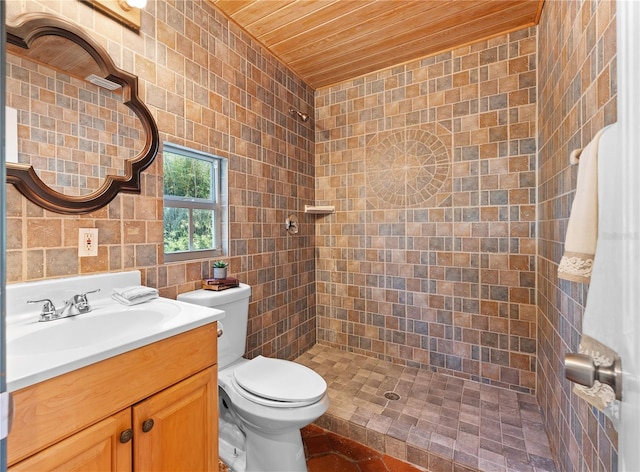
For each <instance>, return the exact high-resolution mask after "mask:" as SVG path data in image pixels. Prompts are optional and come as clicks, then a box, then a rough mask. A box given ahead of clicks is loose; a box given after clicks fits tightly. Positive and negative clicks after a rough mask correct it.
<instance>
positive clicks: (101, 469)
mask: <svg viewBox="0 0 640 472" xmlns="http://www.w3.org/2000/svg"><path fill="white" fill-rule="evenodd" d="M130 427H131V410H130V409H129V408H127V409H126V410H124V411H121V412H120V413H116V414H115V415H113V416H111V417H109V418H106V419H104V420H102V421H100V422H99V423H96V424H94V425H93V426H89V427H88V428H86V429H84V430H82V431H80V432H79V433H76V434H74V435H73V436H70V437H68V438H67V439H63V440H62V441H60V442H59V443H56V444H54V445H53V446H51V447H48V448H47V449H45V450H43V451H41V452H39V453H37V454H35V455H33V456H31V457H29V458H28V459H25V460H23V461H21V462H18V463H17V464H16V465H14V466H12V467H10V468H9V472H27V471H29V472H33V471H36V470H37V471H38V472H49V471H56V472H63V471H64V472H72V471H73V472H75V471H78V472H81V471H83V472H116V471H117V472H130V471H131V442H130V441H129V442H127V443H122V442H120V434H121V433H122V432H123V431H125V430H127V429H129V428H130Z"/></svg>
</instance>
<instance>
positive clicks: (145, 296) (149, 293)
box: [111, 285, 158, 305]
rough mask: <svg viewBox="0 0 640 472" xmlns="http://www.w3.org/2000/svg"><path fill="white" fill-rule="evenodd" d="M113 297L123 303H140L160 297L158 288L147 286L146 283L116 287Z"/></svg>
mask: <svg viewBox="0 0 640 472" xmlns="http://www.w3.org/2000/svg"><path fill="white" fill-rule="evenodd" d="M111 298H113V299H114V300H116V301H118V302H120V303H122V304H123V305H138V304H139V303H145V302H148V301H150V300H153V299H154V298H158V289H156V288H152V287H145V286H144V285H132V286H130V287H123V288H114V289H113V293H112V294H111Z"/></svg>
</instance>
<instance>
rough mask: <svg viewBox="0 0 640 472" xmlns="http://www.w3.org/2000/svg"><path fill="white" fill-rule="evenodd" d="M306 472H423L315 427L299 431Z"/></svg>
mask: <svg viewBox="0 0 640 472" xmlns="http://www.w3.org/2000/svg"><path fill="white" fill-rule="evenodd" d="M302 442H303V443H304V454H305V457H306V458H307V468H308V469H309V472H423V471H424V470H425V469H424V468H422V467H420V468H419V467H415V466H413V465H411V464H408V463H406V462H403V461H400V460H398V459H396V458H394V457H391V456H389V455H388V454H383V453H381V452H379V451H376V450H375V449H372V448H370V447H367V446H364V445H362V444H358V443H356V442H355V441H352V440H350V439H346V438H344V437H342V436H338V435H337V434H335V433H332V432H330V431H327V430H325V429H322V428H320V427H319V426H316V425H314V424H311V425H309V426H307V427H306V428H303V429H302Z"/></svg>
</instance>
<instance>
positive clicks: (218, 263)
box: [213, 261, 229, 269]
mask: <svg viewBox="0 0 640 472" xmlns="http://www.w3.org/2000/svg"><path fill="white" fill-rule="evenodd" d="M213 267H214V268H215V269H226V268H227V267H229V263H228V262H225V261H215V262H214V263H213Z"/></svg>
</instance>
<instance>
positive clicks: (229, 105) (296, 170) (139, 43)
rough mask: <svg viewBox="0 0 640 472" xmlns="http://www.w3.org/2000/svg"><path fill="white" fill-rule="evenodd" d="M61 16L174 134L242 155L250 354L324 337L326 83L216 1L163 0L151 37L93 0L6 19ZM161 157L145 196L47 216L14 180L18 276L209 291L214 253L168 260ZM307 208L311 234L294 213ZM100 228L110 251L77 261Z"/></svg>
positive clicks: (239, 220)
mask: <svg viewBox="0 0 640 472" xmlns="http://www.w3.org/2000/svg"><path fill="white" fill-rule="evenodd" d="M27 11H28V12H49V13H54V14H57V15H61V16H63V17H66V18H68V19H70V20H71V21H73V22H75V23H77V24H79V25H81V27H83V28H84V29H85V30H86V31H87V32H88V33H89V34H91V36H92V37H93V38H94V39H96V40H97V41H98V42H99V43H100V44H102V45H103V46H104V47H105V48H106V49H107V50H108V51H109V53H110V55H111V56H112V58H113V60H114V62H115V63H116V65H118V67H120V68H122V69H125V70H128V71H130V72H133V73H134V74H136V75H137V76H138V77H139V81H140V83H139V85H140V91H141V97H142V98H143V100H144V101H145V103H146V104H147V106H148V107H149V108H150V110H151V112H152V114H153V115H154V117H155V119H156V122H157V124H158V128H159V131H160V137H161V140H162V141H170V142H173V143H176V144H180V145H183V146H188V147H191V148H194V149H197V150H201V151H205V152H210V153H213V154H217V155H220V156H223V157H225V158H228V159H229V200H230V203H231V210H230V214H229V220H230V230H229V238H230V240H229V249H230V254H229V256H228V258H227V259H228V260H229V262H230V263H231V266H230V275H232V276H236V277H238V278H239V279H240V280H241V281H243V282H246V283H249V284H250V285H251V286H252V288H253V293H252V301H251V305H250V321H249V333H248V353H249V355H250V356H255V355H257V354H264V355H266V356H277V357H283V358H293V357H296V356H297V355H299V354H301V353H302V352H304V351H305V350H306V349H308V348H309V347H310V346H312V345H313V344H314V343H315V320H314V318H315V307H314V304H315V301H314V300H315V287H314V280H315V271H314V270H315V267H314V249H313V238H314V229H313V223H314V220H313V219H311V218H306V217H304V215H302V214H301V212H300V210H301V209H303V208H304V205H305V204H311V203H313V201H314V162H313V157H312V156H313V152H314V149H313V142H314V134H313V132H312V130H313V128H314V124H313V120H310V121H309V122H308V123H302V122H300V121H296V120H294V119H293V118H292V117H291V116H290V115H289V114H288V109H289V106H295V107H296V108H299V109H301V110H303V111H308V110H311V109H312V107H313V90H311V89H309V88H308V87H307V86H306V85H305V84H304V83H303V82H302V81H301V80H300V79H299V78H297V77H296V76H295V75H294V74H293V73H291V72H290V71H289V70H288V69H287V68H285V67H284V66H283V65H282V64H281V63H279V62H278V61H277V60H276V59H275V58H273V57H272V56H271V55H269V54H267V53H266V52H265V51H264V50H263V49H262V48H261V47H259V46H258V45H257V44H256V43H255V42H254V41H253V40H252V39H250V38H249V37H248V36H247V35H246V34H244V33H242V32H241V31H240V30H239V29H238V28H237V27H236V26H235V25H234V24H233V23H230V22H229V21H228V20H227V19H226V18H225V17H223V16H222V15H221V14H220V13H219V12H218V11H217V10H216V9H215V8H214V7H213V6H212V5H211V4H210V3H208V2H206V1H192V0H188V1H185V0H178V1H171V2H169V1H165V0H158V1H153V2H149V4H148V6H147V7H146V8H145V10H144V11H143V16H142V28H141V30H140V32H139V33H136V32H134V31H132V30H129V29H128V28H126V27H123V26H121V25H120V24H119V23H117V22H116V21H114V20H112V19H110V18H108V17H106V16H104V15H102V14H100V13H99V12H97V11H95V10H93V9H92V8H91V7H90V6H88V5H87V4H86V3H84V2H80V1H63V2H49V1H36V0H28V1H25V2H6V17H7V20H8V21H12V20H14V19H15V18H16V17H17V16H18V15H19V14H21V13H23V12H27ZM161 163H162V155H161V154H160V155H159V156H158V158H157V159H156V161H155V162H154V163H153V164H152V166H151V167H149V168H148V169H147V170H146V171H145V172H144V174H143V178H142V193H141V194H140V195H131V194H127V195H120V196H118V197H116V199H115V200H113V201H112V203H111V204H109V205H108V206H107V207H105V208H103V209H101V210H98V211H96V212H93V213H91V214H88V215H83V216H62V215H58V214H55V213H51V212H48V211H44V210H42V209H40V208H39V207H37V206H35V205H33V204H32V203H30V202H29V201H28V200H26V199H25V198H23V197H22V196H21V195H20V194H19V193H18V192H17V191H16V190H15V189H14V188H13V186H11V185H10V186H9V187H8V192H7V195H6V202H7V213H8V221H7V249H8V251H7V258H6V261H7V275H8V282H9V283H14V282H21V281H29V280H37V279H43V278H51V277H63V276H73V275H78V274H88V273H96V272H108V271H112V272H117V271H122V270H131V269H138V270H140V271H141V272H142V276H143V282H144V283H146V284H148V285H150V286H154V287H158V288H159V289H160V291H161V294H162V295H163V296H167V297H170V298H172V297H175V296H176V295H177V294H178V293H181V292H184V291H188V290H193V289H194V288H197V287H198V286H199V281H200V279H201V278H202V277H207V276H209V275H210V266H211V262H212V261H210V260H196V261H193V262H188V263H175V264H163V254H162V238H163V228H162V177H161V170H162V165H161ZM290 213H296V214H298V215H299V216H300V219H301V228H300V232H299V234H298V235H296V236H289V235H288V234H287V233H286V231H285V229H284V222H285V218H286V217H287V216H288V215H289V214H290ZM80 227H96V228H99V243H100V247H99V255H98V256H97V257H91V258H79V257H78V228H80Z"/></svg>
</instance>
